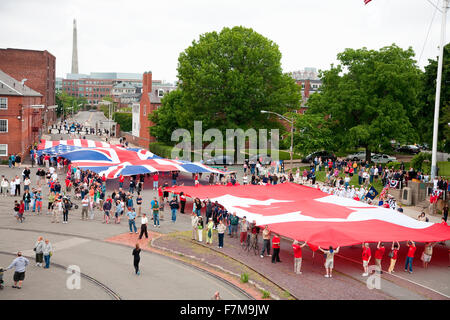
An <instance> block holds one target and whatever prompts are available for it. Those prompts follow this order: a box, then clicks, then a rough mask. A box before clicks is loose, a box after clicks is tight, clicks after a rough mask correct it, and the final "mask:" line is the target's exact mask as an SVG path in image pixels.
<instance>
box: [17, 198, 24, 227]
mask: <svg viewBox="0 0 450 320" xmlns="http://www.w3.org/2000/svg"><path fill="white" fill-rule="evenodd" d="M24 211H25V204H24V203H23V200H20V204H19V212H18V214H19V220H20V222H23V220H25V218H24V216H23V213H24Z"/></svg>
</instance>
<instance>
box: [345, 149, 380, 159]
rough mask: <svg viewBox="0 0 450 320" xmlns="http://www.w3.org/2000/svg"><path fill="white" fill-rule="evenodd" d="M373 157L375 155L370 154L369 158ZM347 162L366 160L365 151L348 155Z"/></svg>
mask: <svg viewBox="0 0 450 320" xmlns="http://www.w3.org/2000/svg"><path fill="white" fill-rule="evenodd" d="M374 155H375V153H373V152H372V153H370V156H371V157H373V156H374ZM346 159H347V160H353V161H358V160H366V152H365V151H358V152H356V153H352V154H349V155H348V156H347V157H346Z"/></svg>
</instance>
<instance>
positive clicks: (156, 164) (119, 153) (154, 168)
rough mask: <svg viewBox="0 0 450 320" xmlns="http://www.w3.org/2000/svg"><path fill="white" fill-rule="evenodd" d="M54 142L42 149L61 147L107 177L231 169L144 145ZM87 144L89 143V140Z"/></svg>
mask: <svg viewBox="0 0 450 320" xmlns="http://www.w3.org/2000/svg"><path fill="white" fill-rule="evenodd" d="M62 141H63V140H62ZM67 141H70V140H67ZM87 141H91V140H87ZM53 142H55V141H47V142H46V143H48V145H52V147H51V148H47V149H42V151H45V150H49V149H52V148H60V151H61V152H58V150H56V151H57V155H59V156H61V157H63V158H66V159H69V160H70V161H71V162H72V165H74V166H77V167H79V168H82V169H88V170H91V171H94V172H96V173H98V174H100V175H103V174H104V175H105V176H106V178H107V179H114V178H117V177H118V176H119V175H123V176H131V175H137V174H142V173H153V172H169V171H180V172H190V173H197V172H210V173H219V174H227V173H230V172H224V171H221V170H217V169H213V168H210V167H208V166H205V165H203V164H201V163H192V162H189V161H183V160H171V159H163V158H161V157H159V156H157V155H155V154H153V153H151V152H150V151H148V150H144V149H137V148H123V147H121V146H117V145H108V144H106V145H108V146H107V147H103V146H100V147H80V146H75V145H73V142H68V143H66V144H63V143H60V144H59V145H53ZM56 142H58V141H56ZM95 142H97V141H95ZM100 143H102V142H100ZM84 144H85V145H86V143H84ZM88 145H89V146H93V143H92V142H89V143H88ZM45 146H46V145H43V146H42V147H45ZM65 147H70V148H73V147H75V148H77V149H74V150H71V151H65V150H66V149H65Z"/></svg>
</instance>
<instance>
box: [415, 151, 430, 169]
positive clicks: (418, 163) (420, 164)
mask: <svg viewBox="0 0 450 320" xmlns="http://www.w3.org/2000/svg"><path fill="white" fill-rule="evenodd" d="M424 161H428V162H430V161H431V153H425V152H420V153H418V154H416V155H415V156H414V158H412V160H411V166H412V167H413V168H414V169H415V170H418V171H422V170H424V169H428V168H427V166H426V165H425V164H424ZM428 167H429V166H428Z"/></svg>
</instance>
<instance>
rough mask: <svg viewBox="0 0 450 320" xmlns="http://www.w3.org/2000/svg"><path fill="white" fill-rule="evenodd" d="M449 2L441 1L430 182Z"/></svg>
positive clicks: (434, 169)
mask: <svg viewBox="0 0 450 320" xmlns="http://www.w3.org/2000/svg"><path fill="white" fill-rule="evenodd" d="M448 4H449V0H443V1H442V25H441V44H440V46H439V58H438V70H437V78H436V97H435V103H434V125H433V148H432V152H431V181H432V182H433V181H434V179H435V178H436V176H437V140H438V128H439V104H440V100H441V83H442V65H443V60H444V46H445V27H446V22H447V9H448Z"/></svg>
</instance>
